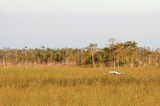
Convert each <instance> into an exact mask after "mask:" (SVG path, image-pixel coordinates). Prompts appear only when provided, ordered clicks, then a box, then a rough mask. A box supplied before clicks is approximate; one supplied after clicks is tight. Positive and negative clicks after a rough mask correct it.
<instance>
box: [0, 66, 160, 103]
mask: <svg viewBox="0 0 160 106" xmlns="http://www.w3.org/2000/svg"><path fill="white" fill-rule="evenodd" d="M111 70H116V71H118V72H121V73H123V74H125V77H123V76H119V75H114V74H103V72H107V71H111ZM159 105H160V67H146V68H142V67H139V68H124V67H123V68H114V69H113V68H87V67H73V66H72V67H64V66H58V67H55V66H41V67H32V66H13V67H9V68H2V67H1V68H0V106H159Z"/></svg>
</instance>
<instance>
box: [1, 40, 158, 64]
mask: <svg viewBox="0 0 160 106" xmlns="http://www.w3.org/2000/svg"><path fill="white" fill-rule="evenodd" d="M109 41H110V44H109V45H108V46H107V47H104V48H98V47H97V44H96V43H90V44H89V46H87V47H84V48H74V49H73V48H63V49H51V48H46V47H45V46H41V47H40V48H35V49H28V48H27V47H24V48H23V49H10V48H4V49H0V65H1V66H3V67H6V66H10V65H35V66H38V65H43V64H47V65H48V64H50V65H78V66H91V67H145V66H158V65H160V48H157V49H154V50H153V49H152V50H151V49H150V48H149V47H138V46H137V43H136V42H134V41H127V42H124V43H115V39H110V40H109Z"/></svg>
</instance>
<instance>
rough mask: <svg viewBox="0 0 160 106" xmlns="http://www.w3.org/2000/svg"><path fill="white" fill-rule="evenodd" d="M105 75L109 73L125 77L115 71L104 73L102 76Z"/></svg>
mask: <svg viewBox="0 0 160 106" xmlns="http://www.w3.org/2000/svg"><path fill="white" fill-rule="evenodd" d="M107 73H111V74H117V75H122V76H125V75H124V74H122V73H119V72H116V71H109V72H104V74H107Z"/></svg>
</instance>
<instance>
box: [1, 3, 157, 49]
mask: <svg viewBox="0 0 160 106" xmlns="http://www.w3.org/2000/svg"><path fill="white" fill-rule="evenodd" d="M110 38H115V39H117V42H126V41H136V42H137V43H138V46H141V47H144V46H146V47H148V46H149V47H151V48H157V47H158V48H159V47H160V0H0V48H4V47H10V48H23V47H25V46H27V47H28V48H39V47H40V46H42V45H44V46H46V47H49V48H65V47H68V48H82V47H86V46H88V45H89V44H90V43H97V44H98V47H105V46H106V45H107V44H109V42H108V39H110Z"/></svg>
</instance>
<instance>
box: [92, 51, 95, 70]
mask: <svg viewBox="0 0 160 106" xmlns="http://www.w3.org/2000/svg"><path fill="white" fill-rule="evenodd" d="M92 65H93V67H95V63H94V54H93V53H92Z"/></svg>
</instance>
